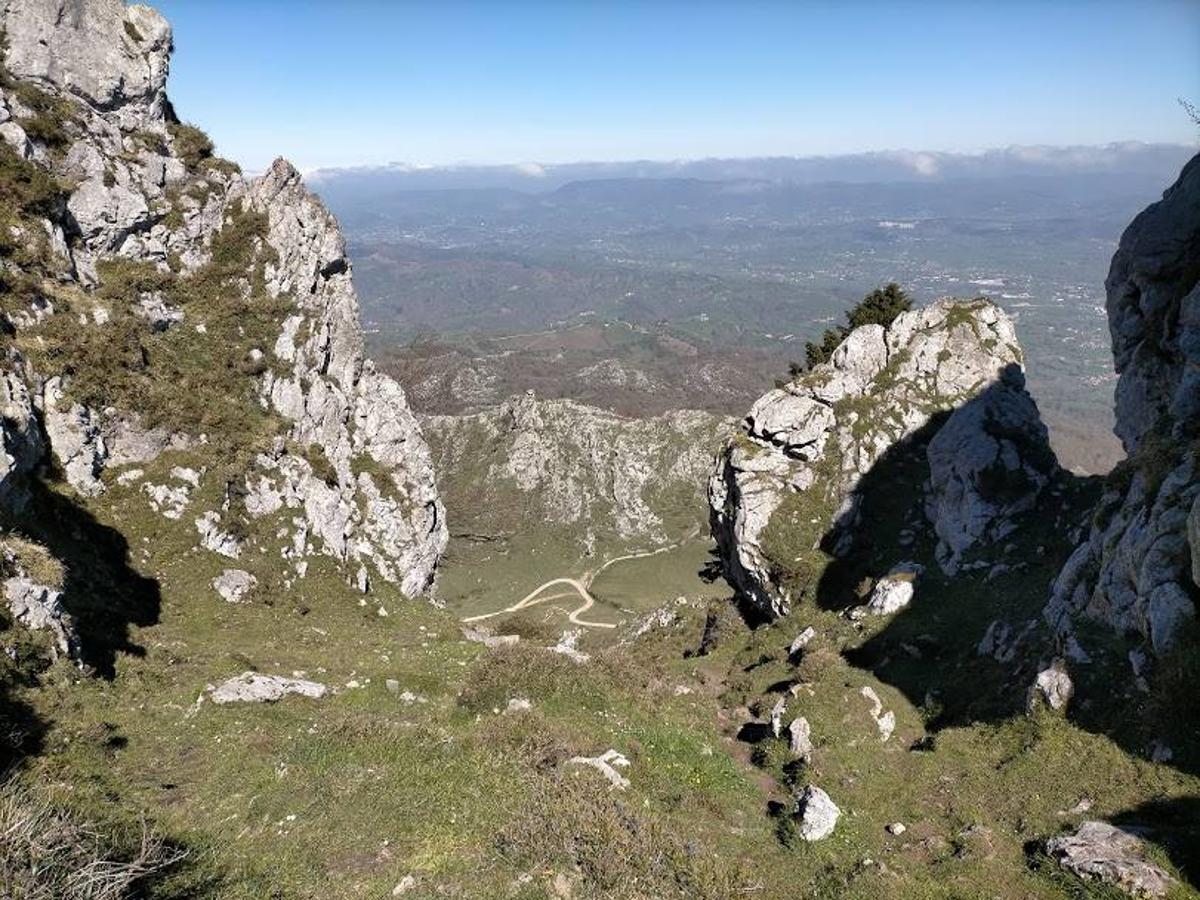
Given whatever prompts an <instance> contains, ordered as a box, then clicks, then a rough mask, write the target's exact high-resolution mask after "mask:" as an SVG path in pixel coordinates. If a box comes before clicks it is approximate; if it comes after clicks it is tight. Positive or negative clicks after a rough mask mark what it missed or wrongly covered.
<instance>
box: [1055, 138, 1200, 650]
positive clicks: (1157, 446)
mask: <svg viewBox="0 0 1200 900" xmlns="http://www.w3.org/2000/svg"><path fill="white" fill-rule="evenodd" d="M1197 259H1200V156H1197V157H1194V158H1193V159H1192V160H1191V161H1190V162H1189V163H1188V164H1187V165H1186V166H1185V167H1184V169H1183V172H1182V173H1181V174H1180V176H1179V179H1178V181H1176V182H1175V184H1174V185H1172V186H1171V187H1170V188H1169V189H1168V190H1167V191H1166V193H1164V194H1163V198H1162V200H1160V201H1159V202H1157V203H1154V204H1152V205H1151V206H1149V207H1148V208H1147V209H1145V210H1144V211H1143V212H1142V213H1141V214H1139V215H1138V216H1137V218H1135V219H1134V220H1133V222H1132V223H1131V224H1130V225H1129V227H1128V228H1126V229H1125V233H1124V234H1123V235H1122V236H1121V242H1120V245H1119V247H1118V249H1117V252H1116V254H1115V255H1114V256H1113V260H1112V267H1111V268H1110V270H1109V274H1108V280H1107V281H1106V282H1105V288H1106V291H1107V309H1108V319H1109V330H1110V332H1111V334H1112V343H1113V363H1114V366H1115V368H1116V371H1117V373H1118V374H1119V378H1118V381H1117V389H1116V433H1117V435H1118V436H1119V437H1120V438H1121V441H1122V443H1123V444H1124V446H1125V449H1126V452H1127V453H1128V454H1129V458H1128V459H1127V460H1126V461H1125V462H1123V463H1122V464H1121V465H1120V466H1119V467H1118V469H1117V470H1116V471H1115V472H1114V473H1113V475H1112V476H1110V477H1109V479H1108V483H1107V485H1106V490H1105V493H1104V495H1103V497H1102V498H1101V500H1100V503H1099V506H1098V508H1097V509H1096V511H1095V514H1094V515H1093V516H1092V518H1091V526H1090V529H1089V532H1088V534H1087V537H1086V538H1085V540H1084V542H1083V543H1082V544H1081V545H1080V546H1079V547H1077V548H1076V550H1075V552H1074V553H1073V554H1072V556H1071V557H1070V559H1069V560H1068V561H1067V563H1066V564H1065V565H1064V566H1063V569H1062V571H1061V572H1060V573H1059V576H1058V578H1057V579H1056V581H1055V583H1054V586H1053V590H1052V593H1051V598H1050V602H1049V603H1048V604H1047V606H1046V610H1045V616H1046V619H1047V620H1048V621H1049V622H1050V623H1051V624H1053V625H1054V626H1055V627H1056V628H1058V629H1059V630H1060V631H1062V632H1066V631H1069V630H1070V628H1071V621H1072V619H1073V618H1074V617H1075V616H1077V615H1081V614H1082V615H1086V616H1088V617H1090V618H1092V619H1096V620H1099V621H1102V622H1105V623H1107V624H1109V625H1111V626H1112V627H1114V628H1116V629H1118V630H1120V631H1124V632H1129V633H1131V634H1133V635H1136V636H1140V637H1142V638H1144V639H1146V640H1147V641H1148V642H1149V643H1150V644H1151V646H1152V647H1153V648H1154V649H1155V651H1157V652H1162V651H1163V650H1165V649H1166V648H1168V647H1170V646H1171V645H1172V643H1173V642H1174V639H1175V636H1176V634H1177V632H1178V629H1179V626H1180V624H1181V623H1182V622H1184V621H1186V620H1187V619H1188V618H1190V617H1192V616H1194V615H1195V608H1194V603H1193V601H1192V599H1191V595H1192V592H1193V591H1194V590H1195V586H1196V584H1197V582H1196V575H1197V563H1196V559H1197V554H1196V552H1195V548H1196V546H1197V544H1198V543H1200V541H1198V540H1197V538H1196V534H1197V525H1196V524H1195V517H1196V512H1195V510H1196V504H1197V502H1200V450H1198V447H1197V444H1196V435H1197V433H1198V432H1200V266H1197V263H1196V260H1197ZM1189 528H1190V529H1191V530H1190V531H1189Z"/></svg>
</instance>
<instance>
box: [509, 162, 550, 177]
mask: <svg viewBox="0 0 1200 900" xmlns="http://www.w3.org/2000/svg"><path fill="white" fill-rule="evenodd" d="M513 168H514V169H516V170H517V171H518V172H520V173H521V174H522V175H528V176H529V177H530V178H545V177H546V170H545V169H544V168H542V167H541V166H539V165H538V164H537V163H535V162H528V163H517V164H516V165H515V166H513Z"/></svg>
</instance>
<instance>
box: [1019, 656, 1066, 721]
mask: <svg viewBox="0 0 1200 900" xmlns="http://www.w3.org/2000/svg"><path fill="white" fill-rule="evenodd" d="M1074 693H1075V685H1074V684H1073V683H1072V682H1071V676H1070V675H1068V674H1067V669H1066V665H1065V664H1064V663H1063V661H1062V660H1055V661H1054V663H1053V664H1051V665H1050V666H1049V667H1047V668H1045V669H1042V670H1041V671H1040V672H1038V673H1037V677H1036V678H1035V679H1034V681H1033V684H1032V685H1031V686H1030V688H1029V696H1028V698H1027V700H1026V707H1027V708H1028V709H1029V711H1030V712H1032V711H1033V710H1035V709H1036V708H1037V707H1038V706H1040V705H1041V704H1043V703H1044V704H1046V705H1047V706H1049V707H1050V708H1051V709H1052V710H1054V711H1056V712H1057V711H1059V710H1063V709H1066V706H1067V704H1068V703H1070V702H1071V696H1072V695H1073V694H1074Z"/></svg>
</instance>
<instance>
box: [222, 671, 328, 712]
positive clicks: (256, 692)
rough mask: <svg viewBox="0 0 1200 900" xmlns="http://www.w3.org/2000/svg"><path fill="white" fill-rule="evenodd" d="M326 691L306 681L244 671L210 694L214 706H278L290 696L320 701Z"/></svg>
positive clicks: (323, 686) (320, 686) (313, 682)
mask: <svg viewBox="0 0 1200 900" xmlns="http://www.w3.org/2000/svg"><path fill="white" fill-rule="evenodd" d="M326 690H327V688H326V687H325V685H323V684H319V683H318V682H315V681H307V680H305V679H303V678H285V677H284V676H282V675H260V674H259V673H258V672H243V673H242V674H241V675H238V676H235V677H234V678H230V679H229V680H228V681H224V682H222V683H221V684H220V685H218V686H217V687H214V688H210V690H209V692H208V694H209V696H210V697H211V698H212V701H213V703H216V704H219V705H222V706H224V705H225V704H227V703H274V702H276V701H277V700H282V699H283V698H284V697H286V696H287V695H288V694H298V695H300V696H301V697H310V698H312V699H314V700H319V699H320V698H321V697H324V696H325V693H326Z"/></svg>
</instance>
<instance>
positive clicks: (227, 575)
mask: <svg viewBox="0 0 1200 900" xmlns="http://www.w3.org/2000/svg"><path fill="white" fill-rule="evenodd" d="M257 584H258V579H257V578H255V577H254V576H253V575H251V574H250V573H249V572H246V571H243V570H242V569H226V570H225V571H224V572H222V573H221V574H220V575H218V576H217V577H216V578H214V579H213V582H212V586H213V590H215V591H216V592H217V593H218V594H220V595H221V599H222V600H224V601H225V602H226V603H240V602H241V601H242V598H243V597H245V596H246V594H248V593H250V591H252V590H254V588H255V586H256V585H257Z"/></svg>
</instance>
